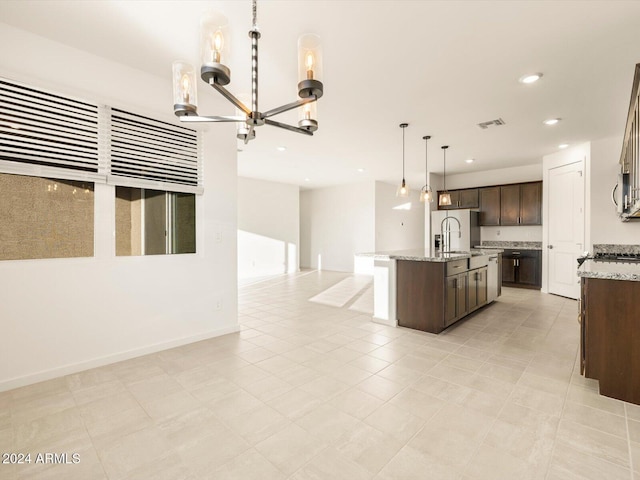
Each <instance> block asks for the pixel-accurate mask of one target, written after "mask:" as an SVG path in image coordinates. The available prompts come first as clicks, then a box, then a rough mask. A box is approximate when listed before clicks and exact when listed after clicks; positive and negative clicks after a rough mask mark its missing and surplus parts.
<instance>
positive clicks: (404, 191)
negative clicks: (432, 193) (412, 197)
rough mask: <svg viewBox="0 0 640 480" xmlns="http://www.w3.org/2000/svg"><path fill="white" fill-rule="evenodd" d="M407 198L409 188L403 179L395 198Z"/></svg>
mask: <svg viewBox="0 0 640 480" xmlns="http://www.w3.org/2000/svg"><path fill="white" fill-rule="evenodd" d="M408 196H409V186H408V185H407V184H406V183H405V181H404V179H402V183H401V184H400V186H399V187H398V190H397V191H396V197H408Z"/></svg>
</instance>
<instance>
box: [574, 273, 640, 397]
mask: <svg viewBox="0 0 640 480" xmlns="http://www.w3.org/2000/svg"><path fill="white" fill-rule="evenodd" d="M581 286H582V289H581V297H580V319H581V322H580V326H581V328H580V331H581V337H580V338H581V342H580V352H581V371H582V372H583V373H584V375H585V377H587V378H594V379H597V380H598V381H599V383H600V394H601V395H606V396H608V397H613V398H617V399H619V400H624V401H625V402H631V403H635V404H640V355H639V354H638V352H640V335H638V334H637V332H638V331H640V316H638V298H640V282H632V281H625V280H607V279H600V278H582V281H581Z"/></svg>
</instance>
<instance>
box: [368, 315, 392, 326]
mask: <svg viewBox="0 0 640 480" xmlns="http://www.w3.org/2000/svg"><path fill="white" fill-rule="evenodd" d="M371 321H372V322H373V323H379V324H380V325H386V326H387V327H397V326H398V321H397V320H389V319H387V318H379V317H371Z"/></svg>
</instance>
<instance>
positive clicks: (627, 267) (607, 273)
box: [578, 260, 640, 282]
mask: <svg viewBox="0 0 640 480" xmlns="http://www.w3.org/2000/svg"><path fill="white" fill-rule="evenodd" d="M578 276H579V277H585V278H601V279H604V280H627V281H632V282H640V263H620V262H596V261H594V260H587V261H586V262H584V264H583V265H582V266H581V267H580V268H579V269H578Z"/></svg>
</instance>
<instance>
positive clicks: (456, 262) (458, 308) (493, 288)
mask: <svg viewBox="0 0 640 480" xmlns="http://www.w3.org/2000/svg"><path fill="white" fill-rule="evenodd" d="M500 252H501V250H500V249H474V250H473V251H471V252H448V253H441V252H436V253H434V254H432V253H430V252H429V251H427V250H423V249H420V250H402V251H394V252H376V253H370V254H361V256H372V257H373V259H374V315H373V321H374V322H377V323H383V324H385V325H391V326H401V327H408V328H414V329H417V330H422V331H425V332H430V333H440V332H441V331H442V330H444V329H445V328H447V327H449V326H450V325H452V324H453V323H455V322H456V321H458V320H460V319H462V318H464V317H465V316H467V315H468V314H470V313H472V312H474V311H475V310H477V309H478V308H481V307H482V306H484V305H486V304H487V303H490V302H491V301H493V300H494V299H495V298H496V297H497V296H498V295H499V294H500V279H499V277H500V276H499V271H500V266H499V265H500V264H499V260H500ZM488 277H491V280H490V281H489V280H488Z"/></svg>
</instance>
